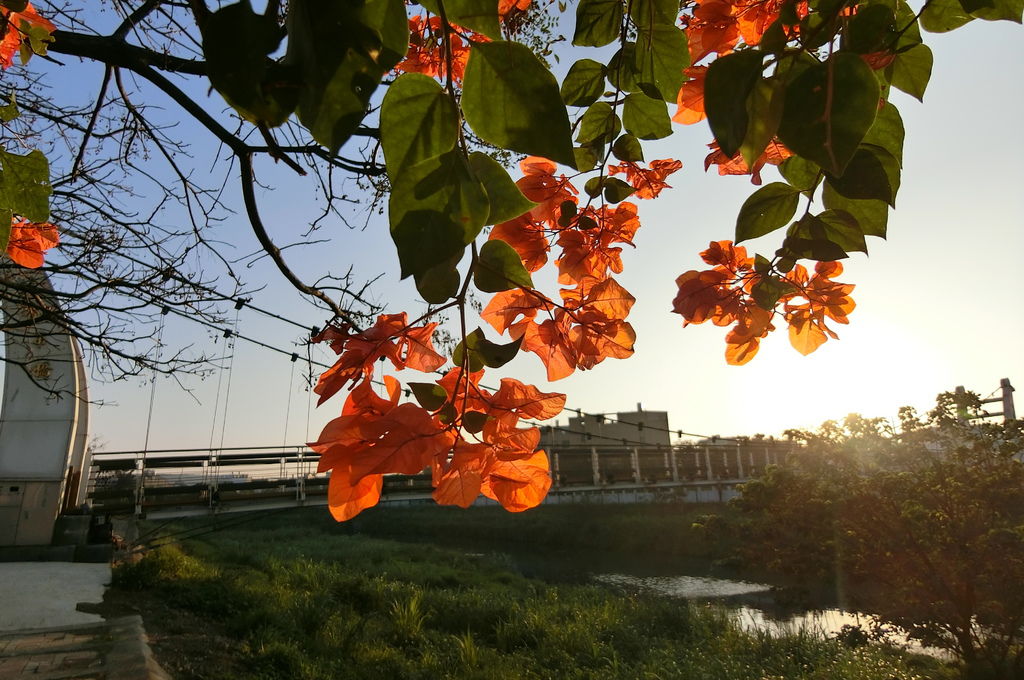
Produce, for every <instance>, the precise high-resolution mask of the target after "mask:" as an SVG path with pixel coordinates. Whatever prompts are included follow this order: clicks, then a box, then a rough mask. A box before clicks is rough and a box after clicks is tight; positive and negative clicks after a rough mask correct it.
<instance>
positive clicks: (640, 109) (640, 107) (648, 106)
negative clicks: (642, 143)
mask: <svg viewBox="0 0 1024 680" xmlns="http://www.w3.org/2000/svg"><path fill="white" fill-rule="evenodd" d="M622 123H623V125H624V126H625V128H626V131H627V132H629V133H630V134H633V135H635V136H636V137H639V138H640V139H662V138H663V137H668V136H669V135H671V134H672V119H671V118H670V117H669V115H668V106H667V105H666V104H665V102H663V101H661V100H660V99H651V98H650V97H648V96H647V95H645V94H643V93H640V92H636V93H633V94H629V95H626V99H625V102H624V103H623V105H622Z"/></svg>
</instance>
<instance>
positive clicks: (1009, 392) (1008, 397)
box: [999, 378, 1017, 423]
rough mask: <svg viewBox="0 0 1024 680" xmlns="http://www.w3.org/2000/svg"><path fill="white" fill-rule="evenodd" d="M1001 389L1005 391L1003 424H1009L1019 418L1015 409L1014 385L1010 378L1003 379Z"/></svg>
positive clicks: (1000, 383)
mask: <svg viewBox="0 0 1024 680" xmlns="http://www.w3.org/2000/svg"><path fill="white" fill-rule="evenodd" d="M999 387H1000V389H1002V391H1003V422H1004V423H1005V422H1009V421H1011V420H1014V419H1015V418H1016V417H1017V412H1016V411H1015V410H1014V408H1013V385H1011V384H1010V379H1009V378H1003V379H1002V380H1000V381H999Z"/></svg>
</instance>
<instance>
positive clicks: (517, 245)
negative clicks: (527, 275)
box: [488, 215, 551, 272]
mask: <svg viewBox="0 0 1024 680" xmlns="http://www.w3.org/2000/svg"><path fill="white" fill-rule="evenodd" d="M488 239H489V240H493V239H500V240H502V241H504V242H505V243H507V244H509V245H510V246H512V247H513V248H514V249H515V251H516V252H517V253H519V257H520V258H521V259H522V260H523V266H524V267H526V270H527V271H530V272H535V271H537V270H538V269H540V268H541V267H543V266H544V264H545V263H546V262H547V261H548V251H549V250H550V249H551V246H549V245H548V239H547V236H545V234H544V230H543V227H542V226H540V227H538V225H536V224H534V223H533V222H532V221H531V220H530V218H529V217H527V216H525V215H523V216H521V217H517V218H516V219H514V220H511V221H509V222H502V223H501V224H496V225H494V228H493V229H491V233H490V236H489V237H488Z"/></svg>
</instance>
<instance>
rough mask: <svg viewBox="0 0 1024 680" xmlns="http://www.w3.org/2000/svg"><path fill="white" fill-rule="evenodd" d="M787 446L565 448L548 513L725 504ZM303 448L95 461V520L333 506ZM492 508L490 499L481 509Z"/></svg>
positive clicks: (399, 489) (392, 484) (389, 482)
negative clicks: (554, 508)
mask: <svg viewBox="0 0 1024 680" xmlns="http://www.w3.org/2000/svg"><path fill="white" fill-rule="evenodd" d="M788 450H789V446H788V445H786V444H783V443H777V444H771V445H769V444H758V443H740V444H738V445H729V444H718V445H705V446H672V447H664V448H663V449H661V450H659V449H657V448H654V447H649V446H647V447H640V446H630V447H625V448H622V447H609V446H591V447H565V448H562V449H560V450H557V451H551V452H549V453H548V455H549V463H550V467H551V470H552V490H551V492H550V494H549V497H548V501H547V502H551V503H576V502H631V501H632V502H636V501H648V500H650V501H656V500H667V499H676V500H680V501H683V500H686V501H691V502H700V501H723V500H728V499H729V498H731V497H733V496H734V495H735V494H736V491H735V487H736V485H737V484H740V483H742V482H744V481H747V480H748V479H750V478H751V477H753V476H756V475H758V474H760V473H761V472H763V471H764V468H765V466H767V465H770V464H779V463H782V462H783V461H784V460H785V456H786V454H787V453H788ZM318 462H319V455H318V454H317V453H315V452H313V451H310V450H309V449H308V448H306V447H304V446H294V447H280V446H277V447H274V446H266V447H248V448H243V447H234V448H220V449H190V450H154V451H120V452H109V453H108V452H104V453H97V454H94V455H93V456H92V461H91V466H90V469H89V475H88V484H87V493H86V496H87V498H88V499H89V500H90V503H91V506H92V509H93V512H94V513H97V514H104V515H135V516H140V517H143V516H144V517H150V518H166V517H173V516H185V515H197V514H208V513H209V514H216V513H227V512H241V511H248V510H263V509H273V508H281V507H288V506H293V505H317V504H325V503H326V502H327V485H328V480H329V478H328V476H327V475H325V474H318V473H317V472H316V469H317V464H318ZM432 491H433V486H432V484H431V475H430V473H429V472H424V473H422V474H418V475H386V476H385V477H384V487H383V491H382V494H381V498H382V503H385V504H388V503H392V504H394V503H400V504H409V503H417V502H426V501H429V500H430V498H431V493H432ZM480 502H481V503H486V502H487V501H486V499H481V501H480Z"/></svg>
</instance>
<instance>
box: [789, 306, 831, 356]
mask: <svg viewBox="0 0 1024 680" xmlns="http://www.w3.org/2000/svg"><path fill="white" fill-rule="evenodd" d="M826 340H828V337H827V336H826V335H825V331H824V330H822V328H821V327H820V326H819V325H818V324H817V323H815V321H814V319H813V318H812V317H811V315H810V314H809V313H807V312H806V310H797V312H796V313H794V314H793V315H792V316H791V317H790V318H789V343H790V344H791V345H793V348H794V349H795V350H796V351H797V352H800V354H803V355H804V356H807V355H808V354H810V353H811V352H813V351H814V350H816V349H818V348H819V347H821V345H822V344H823V343H824V342H825V341H826Z"/></svg>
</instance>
